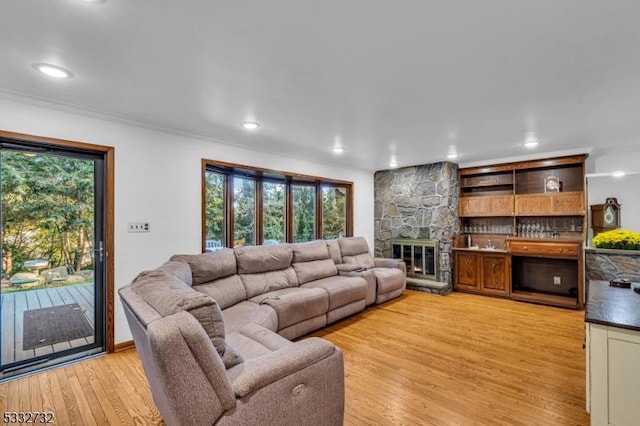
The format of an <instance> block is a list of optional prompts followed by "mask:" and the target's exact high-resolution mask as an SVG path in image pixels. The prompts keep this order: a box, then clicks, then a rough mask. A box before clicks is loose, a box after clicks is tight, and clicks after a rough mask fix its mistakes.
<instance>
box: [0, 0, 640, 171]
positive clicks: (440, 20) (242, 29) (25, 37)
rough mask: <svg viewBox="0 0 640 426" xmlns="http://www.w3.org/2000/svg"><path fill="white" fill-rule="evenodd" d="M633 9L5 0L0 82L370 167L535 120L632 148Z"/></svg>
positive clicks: (503, 149)
mask: <svg viewBox="0 0 640 426" xmlns="http://www.w3.org/2000/svg"><path fill="white" fill-rule="evenodd" d="M639 18H640V1H638V0H527V1H524V0H438V1H435V0H395V1H392V0H384V1H383V0H340V1H338V0H324V1H322V0H268V1H264V0H263V1H258V0H253V1H249V0H232V1H219V0H217V1H214V0H185V1H175V0H174V1H169V0H153V1H152V0H106V1H103V2H99V3H87V2H83V1H81V0H46V1H44V0H2V1H1V2H0V52H1V53H0V96H2V94H4V95H5V96H7V95H11V96H15V94H19V95H24V96H27V97H30V98H36V99H41V100H46V101H52V102H55V103H58V104H64V105H66V106H71V107H77V108H81V109H83V110H87V111H90V112H91V113H96V112H98V113H104V114H108V115H110V116H113V117H116V118H119V119H125V120H132V121H135V122H138V123H142V124H144V125H151V126H154V127H158V126H159V127H162V128H165V129H168V130H171V131H178V132H186V133H190V134H195V135H200V136H204V137H207V138H215V139H223V140H225V141H228V142H231V143H236V144H246V145H248V146H250V147H252V148H255V149H266V150H269V151H274V152H277V153H282V154H284V155H290V156H294V157H299V158H306V159H310V160H314V161H320V162H326V163H335V164H338V165H340V166H346V167H354V166H355V167H359V168H363V169H367V170H378V169H386V168H388V166H389V161H390V157H391V155H392V154H394V153H395V155H396V156H397V161H398V164H399V165H400V166H405V165H413V164H422V163H430V162H436V161H441V160H446V156H447V153H448V150H449V145H455V147H456V148H457V151H458V152H459V154H460V157H459V158H458V159H457V160H455V161H457V162H461V163H473V162H482V161H489V160H492V159H496V158H507V157H518V156H521V155H525V154H530V153H531V151H529V150H526V149H525V148H524V147H523V146H522V142H523V141H524V138H525V136H526V133H527V132H528V131H531V130H533V131H535V132H536V133H537V136H538V137H539V138H540V139H541V140H542V143H541V144H540V145H539V146H538V148H536V150H535V152H538V153H541V152H555V151H565V150H568V151H571V150H581V149H583V148H586V147H594V148H595V152H597V151H598V150H599V149H600V150H601V149H604V148H610V149H626V148H629V147H633V146H640V117H639V114H638V112H639V111H640V19H639ZM36 62H50V63H54V64H57V65H61V66H64V67H66V68H68V69H69V70H71V71H72V72H73V73H74V78H72V79H69V80H52V79H50V78H47V77H44V76H42V75H40V74H39V73H37V72H36V71H34V69H33V68H32V64H33V63H36ZM245 120H255V121H258V122H259V123H260V124H261V127H260V129H259V130H258V131H255V132H253V133H249V132H247V131H246V130H244V129H241V128H240V123H241V122H243V121H245ZM336 140H339V141H341V143H342V144H343V145H344V147H345V152H344V153H343V154H341V155H336V154H333V153H332V152H331V148H332V146H333V144H334V142H335V141H336Z"/></svg>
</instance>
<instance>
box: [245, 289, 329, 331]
mask: <svg viewBox="0 0 640 426" xmlns="http://www.w3.org/2000/svg"><path fill="white" fill-rule="evenodd" d="M249 301H250V302H253V303H257V304H260V305H269V306H270V307H271V308H273V310H275V311H276V313H277V314H278V330H282V329H283V328H286V327H289V326H291V325H293V324H296V323H299V322H302V321H305V320H308V319H310V318H314V317H317V316H320V315H324V314H326V313H327V311H328V310H329V296H328V295H327V293H326V291H324V290H323V289H321V288H299V287H296V288H285V289H282V290H276V291H272V292H269V293H265V294H260V295H258V296H255V297H253V298H251V299H249Z"/></svg>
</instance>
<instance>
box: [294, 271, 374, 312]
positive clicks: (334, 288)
mask: <svg viewBox="0 0 640 426" xmlns="http://www.w3.org/2000/svg"><path fill="white" fill-rule="evenodd" d="M301 288H321V289H323V290H324V291H326V292H327V294H328V295H329V311H332V310H334V309H336V308H339V307H341V306H345V305H348V304H350V303H353V302H356V301H359V300H362V301H364V300H365V298H366V295H367V282H366V281H365V279H364V278H361V277H345V276H336V277H330V278H324V279H321V280H315V281H312V282H310V283H307V284H304V285H302V286H301Z"/></svg>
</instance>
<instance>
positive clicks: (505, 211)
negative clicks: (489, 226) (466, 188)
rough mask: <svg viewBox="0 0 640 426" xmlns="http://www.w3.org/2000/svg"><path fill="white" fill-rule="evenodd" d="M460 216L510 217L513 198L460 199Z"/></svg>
mask: <svg viewBox="0 0 640 426" xmlns="http://www.w3.org/2000/svg"><path fill="white" fill-rule="evenodd" d="M458 212H459V214H460V216H511V215H513V196H512V195H498V196H485V197H460V200H459V208H458Z"/></svg>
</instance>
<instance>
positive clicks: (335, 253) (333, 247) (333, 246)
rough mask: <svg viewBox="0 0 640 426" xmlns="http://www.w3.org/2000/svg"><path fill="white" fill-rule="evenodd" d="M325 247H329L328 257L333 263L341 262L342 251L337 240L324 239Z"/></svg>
mask: <svg viewBox="0 0 640 426" xmlns="http://www.w3.org/2000/svg"><path fill="white" fill-rule="evenodd" d="M326 243H327V248H328V249H329V257H331V259H332V260H333V263H335V264H336V265H339V264H341V263H342V252H340V244H338V240H326Z"/></svg>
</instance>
